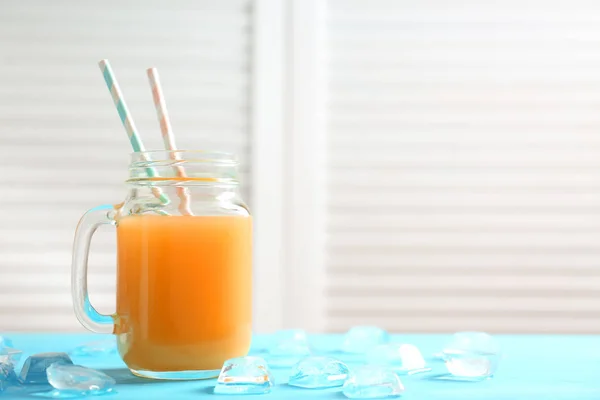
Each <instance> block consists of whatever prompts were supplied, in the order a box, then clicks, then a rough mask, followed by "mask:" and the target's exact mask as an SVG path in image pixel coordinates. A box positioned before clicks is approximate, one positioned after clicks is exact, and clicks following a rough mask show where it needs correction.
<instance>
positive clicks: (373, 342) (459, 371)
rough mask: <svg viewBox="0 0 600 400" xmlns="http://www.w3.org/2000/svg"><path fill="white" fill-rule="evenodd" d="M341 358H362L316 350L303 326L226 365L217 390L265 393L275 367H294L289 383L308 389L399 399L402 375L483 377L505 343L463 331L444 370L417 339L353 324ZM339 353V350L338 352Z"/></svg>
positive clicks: (449, 348) (447, 351)
mask: <svg viewBox="0 0 600 400" xmlns="http://www.w3.org/2000/svg"><path fill="white" fill-rule="evenodd" d="M338 353H340V358H344V357H345V356H346V355H361V356H362V358H361V360H362V362H361V363H359V364H360V365H358V366H357V367H355V368H354V367H353V368H349V367H348V365H347V364H346V363H344V362H343V361H341V360H340V359H338V358H335V357H330V356H328V355H315V354H314V351H313V350H312V349H311V346H310V343H309V341H308V335H307V334H306V333H305V332H303V331H300V330H290V331H280V332H278V333H276V334H275V335H274V338H273V340H272V346H271V347H270V348H269V349H267V354H266V359H265V358H262V357H255V356H248V357H240V358H234V359H231V360H228V361H226V362H225V364H224V365H223V368H222V370H221V373H220V375H219V378H218V380H217V384H216V386H215V389H214V392H215V393H217V394H266V393H269V392H271V390H272V389H273V387H274V380H273V374H272V372H271V370H270V368H269V364H271V366H272V367H273V368H280V367H282V366H291V370H290V373H289V379H288V385H290V386H295V387H299V388H307V389H332V388H338V390H339V388H341V390H342V392H343V394H344V395H345V396H346V397H348V398H351V399H370V398H395V397H400V396H401V395H402V393H403V392H404V385H403V383H402V381H401V380H400V376H407V377H408V376H412V375H417V374H424V376H425V377H430V378H432V379H453V380H470V381H472V380H484V379H487V378H490V377H491V376H492V375H493V374H494V372H495V371H496V369H497V367H498V362H499V360H500V347H499V345H498V343H497V341H496V340H495V339H494V338H493V337H492V336H490V335H488V334H486V333H483V332H459V333H456V334H454V336H453V337H452V339H451V340H450V341H449V342H448V343H447V344H446V345H445V346H444V347H443V349H442V351H441V353H440V354H439V356H438V357H439V358H441V359H442V360H443V361H444V366H445V367H444V370H439V368H438V370H436V368H435V365H434V364H432V365H433V367H432V366H430V365H428V364H427V362H426V361H425V358H424V357H423V355H422V353H421V351H420V350H419V349H418V348H417V347H416V346H415V345H413V344H409V343H394V342H391V340H390V335H389V334H388V333H387V332H385V331H384V330H383V329H380V328H377V327H372V326H359V327H354V328H352V329H350V330H349V331H348V332H347V333H346V335H345V336H344V338H343V341H342V344H341V347H340V349H339V352H338ZM336 355H338V354H336Z"/></svg>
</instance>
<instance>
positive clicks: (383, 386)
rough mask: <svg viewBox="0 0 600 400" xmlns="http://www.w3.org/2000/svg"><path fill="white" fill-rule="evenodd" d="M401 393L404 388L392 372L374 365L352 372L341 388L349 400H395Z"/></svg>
mask: <svg viewBox="0 0 600 400" xmlns="http://www.w3.org/2000/svg"><path fill="white" fill-rule="evenodd" d="M403 392H404V386H403V385H402V382H401V381H400V378H398V375H396V373H395V372H394V371H392V370H391V369H388V368H385V367H380V366H374V365H365V366H362V367H358V368H356V369H355V370H353V371H352V372H351V373H350V377H349V378H348V380H347V381H346V383H344V388H343V393H344V395H345V396H346V397H348V398H350V399H376V398H395V397H399V396H400V395H401V394H402V393H403Z"/></svg>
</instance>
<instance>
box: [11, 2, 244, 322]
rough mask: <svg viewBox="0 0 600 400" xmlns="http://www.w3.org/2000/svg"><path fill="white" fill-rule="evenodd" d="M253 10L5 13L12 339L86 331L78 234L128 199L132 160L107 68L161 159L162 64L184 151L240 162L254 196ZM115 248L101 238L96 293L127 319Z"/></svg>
mask: <svg viewBox="0 0 600 400" xmlns="http://www.w3.org/2000/svg"><path fill="white" fill-rule="evenodd" d="M251 6H252V4H250V1H249V0H227V1H218V2H215V1H208V0H206V1H204V0H202V1H197V0H196V1H191V0H178V1H170V2H163V1H154V0H152V1H145V2H143V3H136V2H121V1H108V2H107V1H103V2H101V3H90V2H73V1H52V2H48V1H42V0H36V1H27V2H23V1H17V0H9V1H3V2H2V5H0V37H2V41H1V42H0V82H2V84H0V156H1V157H0V171H1V173H0V185H1V186H2V194H1V197H0V204H1V205H2V209H3V216H2V224H1V225H0V250H1V255H2V256H1V257H0V277H1V278H0V330H2V331H8V330H20V331H23V330H44V331H51V330H76V329H81V328H80V326H79V324H78V322H77V320H76V319H75V318H74V316H73V312H72V306H71V298H70V264H71V245H72V239H73V233H74V230H75V227H76V225H77V221H78V219H79V217H80V216H81V215H82V214H83V213H84V212H85V211H86V210H88V209H89V208H91V207H94V206H96V205H99V204H102V203H117V202H120V201H122V200H123V199H124V197H125V194H126V191H125V186H124V185H123V181H124V180H125V179H126V177H127V164H128V153H129V152H130V151H131V150H130V146H129V143H128V141H127V137H126V134H125V132H124V130H123V128H122V126H121V125H120V121H119V118H118V116H117V112H116V110H115V109H114V106H113V104H112V100H111V98H110V95H109V93H108V91H107V89H106V87H105V84H104V81H103V79H102V76H101V73H100V71H99V69H98V66H97V62H98V60H99V59H101V58H108V59H110V60H111V62H112V65H113V68H114V70H115V73H116V74H117V77H118V79H119V82H120V83H121V87H122V89H123V91H124V93H125V96H126V99H127V102H128V105H129V108H130V110H131V111H132V113H133V116H134V118H135V121H136V123H137V125H138V128H139V130H140V132H141V135H142V137H143V140H144V142H145V145H146V147H147V148H148V149H160V148H162V143H161V140H160V133H159V127H158V124H157V121H156V115H155V111H154V106H153V104H152V97H151V93H150V89H149V87H148V83H147V78H146V72H145V70H146V68H148V67H151V66H156V67H158V69H159V71H160V73H161V78H162V83H163V86H164V91H165V95H166V98H167V102H168V106H169V110H170V113H171V119H172V124H173V127H174V129H175V132H176V136H177V141H178V146H179V147H180V148H186V149H212V150H223V151H232V152H235V153H236V154H237V155H238V156H239V158H240V160H241V163H242V168H241V169H242V174H241V175H242V176H241V179H242V181H243V182H244V183H245V186H244V197H245V198H246V200H248V199H249V178H250V176H249V172H250V170H249V163H248V161H249V160H248V158H249V155H250V138H249V126H248V109H249V107H248V91H249V77H250V73H249V71H250V65H249V64H250V55H249V54H250V46H251V43H250V42H251V23H252V18H251V17H252V15H251V14H252V7H251ZM114 246H115V239H114V232H113V231H109V230H107V231H102V232H99V233H97V234H96V236H95V237H94V240H93V244H92V255H91V260H90V269H91V270H90V275H89V285H90V295H91V300H92V303H93V304H94V305H96V306H97V307H98V308H99V309H100V310H101V311H104V312H112V311H114V301H115V249H114Z"/></svg>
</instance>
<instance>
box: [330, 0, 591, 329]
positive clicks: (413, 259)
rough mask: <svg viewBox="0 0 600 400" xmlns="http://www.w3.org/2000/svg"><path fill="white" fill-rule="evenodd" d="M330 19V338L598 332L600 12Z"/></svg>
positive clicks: (425, 6) (475, 6)
mask: <svg viewBox="0 0 600 400" xmlns="http://www.w3.org/2000/svg"><path fill="white" fill-rule="evenodd" d="M327 5H328V9H327V16H326V22H325V26H326V45H325V48H326V55H327V62H326V63H325V64H326V65H324V67H323V68H324V69H326V71H327V77H328V90H327V92H328V93H327V98H328V102H327V109H326V111H325V114H326V119H327V142H328V144H327V159H328V167H327V177H328V180H327V228H326V229H327V245H326V273H327V279H326V296H325V298H326V308H327V311H326V325H327V329H329V330H334V331H341V330H345V329H347V328H348V327H349V326H351V325H355V324H366V323H368V324H377V325H381V326H383V327H386V328H388V329H390V330H393V331H452V330H469V329H477V330H488V331H494V332H547V331H553V332H600V320H599V319H598V316H599V315H600V241H599V235H598V234H599V233H600V52H599V51H598V49H599V47H598V46H599V43H600V3H598V2H594V1H583V0H580V1H569V2H565V1H558V0H552V1H541V0H526V1H522V0H519V1H517V0H507V1H502V2H490V1H475V0H461V1H452V2H447V1H443V0H427V1H392V0H373V1H368V2H365V1H358V0H329V1H328V3H327Z"/></svg>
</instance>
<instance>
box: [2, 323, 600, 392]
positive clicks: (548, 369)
mask: <svg viewBox="0 0 600 400" xmlns="http://www.w3.org/2000/svg"><path fill="white" fill-rule="evenodd" d="M6 336H8V337H10V338H12V339H13V342H14V344H15V347H18V348H20V349H22V350H23V351H24V352H25V354H24V357H23V360H22V361H21V363H22V362H23V361H24V359H25V357H26V356H27V355H29V354H32V353H38V352H45V351H69V350H70V349H72V348H73V347H74V346H76V345H78V344H80V343H85V342H89V341H92V340H98V339H106V336H98V335H56V334H52V335H39V334H7V335H6ZM447 338H448V337H447V336H444V335H394V336H393V341H395V342H396V341H398V342H405V343H413V344H415V345H417V346H418V347H419V348H420V349H421V351H422V352H423V354H424V355H425V356H426V358H427V357H428V356H429V355H431V354H433V353H435V352H437V351H438V350H439V349H440V346H441V345H442V344H443V343H444V342H445V341H446V339H447ZM498 339H499V340H500V342H501V343H502V346H503V349H504V358H503V360H502V362H501V363H500V368H499V370H498V372H497V374H496V376H495V377H494V378H493V379H490V380H487V381H483V382H453V381H443V380H435V379H426V378H424V377H422V376H421V377H420V376H418V375H417V376H413V377H403V378H402V381H403V383H404V386H405V387H406V393H405V395H404V396H403V397H402V398H403V399H406V400H411V399H413V400H416V399H423V400H459V399H460V400H468V399H478V400H480V399H486V400H487V399H490V400H498V399H502V400H519V399H523V400H534V399H543V400H563V399H569V400H574V399H576V400H588V399H589V400H592V399H593V400H600V336H539V335H537V336H499V337H498ZM268 342H269V336H257V337H256V338H255V339H254V342H253V345H252V348H253V349H252V353H254V354H258V353H259V352H260V351H261V349H264V348H265V347H266V346H267V345H268ZM311 342H312V343H313V344H314V346H315V347H316V349H317V350H318V351H320V352H326V351H329V352H332V351H333V350H334V349H335V348H336V347H337V346H338V345H339V343H340V336H339V335H316V336H312V337H311ZM331 354H332V356H335V357H338V358H340V359H342V360H344V359H345V358H346V360H347V361H349V365H350V367H351V368H352V365H357V364H356V363H355V362H353V360H352V359H348V358H347V357H344V355H342V354H333V353H331ZM73 361H74V362H75V363H76V364H83V365H85V366H88V367H91V368H96V369H100V370H102V371H104V372H106V373H107V374H109V375H111V376H112V377H114V378H115V379H116V380H117V388H116V390H117V394H115V395H109V396H104V397H96V398H98V399H101V398H102V399H107V400H109V399H115V400H117V399H143V400H149V399H169V400H171V399H173V400H175V399H183V400H185V399H203V398H204V399H208V398H212V399H215V400H225V399H237V400H241V399H244V398H253V399H256V398H264V399H298V400H299V399H345V397H344V396H343V395H342V394H341V392H340V390H339V389H338V390H330V391H320V390H307V389H298V388H293V387H290V386H288V385H287V384H286V382H287V373H288V371H287V370H285V369H276V370H274V374H275V379H276V383H277V385H276V386H275V387H274V388H273V391H272V392H271V393H270V394H268V395H264V396H258V397H257V396H251V397H248V396H218V395H214V394H213V393H212V388H213V387H214V384H215V379H211V380H206V381H190V382H164V381H163V382H161V381H150V380H144V379H141V378H136V377H134V376H133V375H131V374H130V373H129V371H128V370H127V369H126V368H125V365H124V364H123V362H122V361H121V360H120V359H119V358H118V356H117V355H115V356H108V357H104V358H99V359H93V358H89V357H81V358H78V357H73ZM431 366H432V367H434V369H442V368H443V364H442V363H440V362H432V364H431ZM0 398H11V399H13V398H14V399H30V400H31V399H35V398H38V399H39V398H40V397H32V396H31V395H25V394H22V395H21V394H20V395H15V394H12V393H10V392H6V393H4V394H0Z"/></svg>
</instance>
